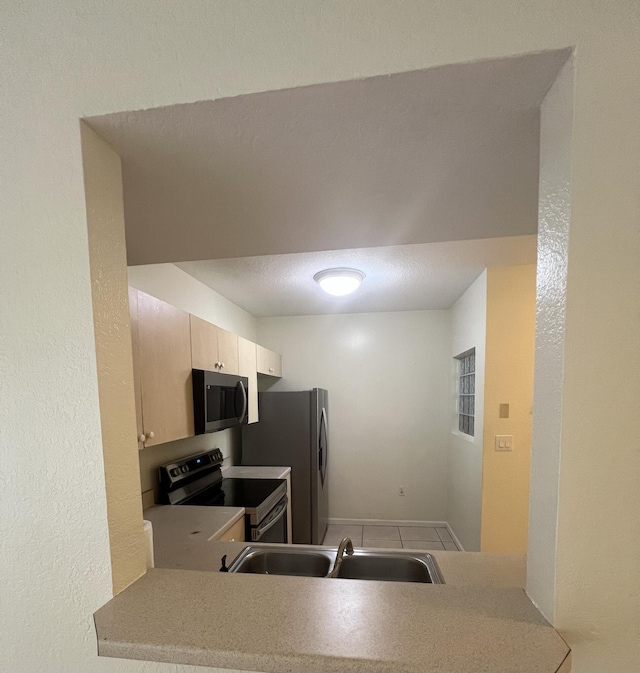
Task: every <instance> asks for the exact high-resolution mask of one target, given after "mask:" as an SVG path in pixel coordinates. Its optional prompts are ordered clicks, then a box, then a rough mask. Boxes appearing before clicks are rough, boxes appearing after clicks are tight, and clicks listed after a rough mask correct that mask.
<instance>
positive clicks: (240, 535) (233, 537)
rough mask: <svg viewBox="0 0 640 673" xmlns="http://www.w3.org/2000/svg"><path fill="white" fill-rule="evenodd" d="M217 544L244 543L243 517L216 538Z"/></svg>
mask: <svg viewBox="0 0 640 673" xmlns="http://www.w3.org/2000/svg"><path fill="white" fill-rule="evenodd" d="M216 541H217V542H244V517H241V518H240V519H239V520H238V521H236V522H235V523H234V524H232V525H231V526H229V528H227V529H226V530H225V531H223V532H222V533H220V535H219V536H218V537H217V538H216Z"/></svg>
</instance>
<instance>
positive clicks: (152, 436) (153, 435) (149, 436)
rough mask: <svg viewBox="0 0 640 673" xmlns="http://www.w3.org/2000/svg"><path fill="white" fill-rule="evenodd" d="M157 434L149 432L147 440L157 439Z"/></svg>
mask: <svg viewBox="0 0 640 673" xmlns="http://www.w3.org/2000/svg"><path fill="white" fill-rule="evenodd" d="M155 436H156V435H155V433H154V432H153V431H151V432H147V439H153V438H154V437H155Z"/></svg>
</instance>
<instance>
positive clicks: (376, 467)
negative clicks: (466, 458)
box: [258, 311, 449, 521]
mask: <svg viewBox="0 0 640 673" xmlns="http://www.w3.org/2000/svg"><path fill="white" fill-rule="evenodd" d="M258 340H259V341H260V343H261V344H263V345H265V346H266V347H267V348H271V349H273V350H275V351H277V352H279V353H282V355H283V359H284V378H283V379H282V380H281V381H279V382H278V383H277V384H275V385H273V386H271V387H270V388H269V389H270V390H305V389H306V390H308V389H309V388H313V387H319V388H326V389H327V390H328V391H329V416H330V423H331V430H330V437H331V444H330V458H329V463H328V465H329V468H328V469H329V516H331V517H338V518H360V519H417V520H423V521H424V520H428V521H443V520H445V514H446V476H447V451H446V442H447V432H448V429H449V428H448V401H447V391H448V383H449V350H448V349H449V316H448V311H404V312H399V313H357V314H352V315H325V316H296V317H288V318H260V319H259V320H258ZM399 486H404V487H405V492H406V495H405V496H404V497H400V496H398V487H399Z"/></svg>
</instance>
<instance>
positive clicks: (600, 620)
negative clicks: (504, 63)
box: [0, 0, 640, 673]
mask: <svg viewBox="0 0 640 673" xmlns="http://www.w3.org/2000/svg"><path fill="white" fill-rule="evenodd" d="M3 10H4V11H3V39H2V49H3V51H6V57H5V55H4V54H3V57H2V58H0V68H2V73H1V77H2V81H3V84H4V91H5V95H4V96H3V97H2V99H1V102H0V105H2V111H1V114H2V119H3V129H4V133H3V134H2V135H1V136H0V143H2V147H1V148H0V152H1V155H2V157H3V162H2V163H1V164H0V184H2V185H3V193H2V204H1V206H2V208H1V212H2V217H3V222H4V223H6V226H2V227H0V250H1V251H2V264H0V287H1V288H2V308H3V310H2V311H0V363H1V366H2V377H0V414H1V416H2V423H0V445H1V447H2V456H3V461H4V462H3V468H4V469H3V473H2V489H0V498H1V502H2V508H3V515H2V517H0V575H2V576H3V577H7V578H10V579H11V581H9V582H7V583H6V584H5V586H4V588H3V594H2V603H1V604H0V610H2V623H3V625H4V628H3V629H2V630H1V631H0V651H2V653H3V665H4V667H5V668H7V669H8V670H12V671H17V672H20V673H22V672H28V673H36V672H39V671H43V670H46V671H51V672H52V673H58V672H60V673H62V672H63V671H64V673H76V672H77V673H80V672H82V673H85V672H86V671H87V670H95V669H100V670H101V671H127V672H133V671H136V672H137V671H143V670H144V671H176V667H172V666H165V665H146V664H144V663H139V662H125V661H116V660H114V661H97V660H96V643H95V635H94V633H93V629H92V620H91V613H92V612H93V610H95V609H96V608H97V607H98V606H99V605H101V604H102V603H104V602H105V601H106V600H107V599H108V598H109V596H110V595H111V578H110V560H109V548H108V529H107V520H106V496H105V486H104V477H103V463H102V450H101V438H100V419H99V407H98V396H97V380H96V369H95V366H96V365H95V343H94V337H93V324H92V315H91V294H90V281H89V262H88V252H87V233H86V211H85V203H84V194H83V182H82V162H81V154H80V142H79V131H78V119H79V118H80V117H82V116H91V115H98V114H105V113H107V112H113V111H117V110H131V109H141V108H147V107H153V106H156V105H169V104H173V103H179V102H189V101H195V100H205V99H212V98H219V97H222V96H233V95H239V94H243V93H248V92H255V91H264V90H269V89H277V88H283V87H288V86H299V85H304V84H310V83H316V82H323V81H336V80H344V79H353V78H361V77H366V76H370V75H378V74H384V73H392V72H401V71H406V70H411V69H417V68H426V67H431V66H435V65H441V64H444V63H451V62H461V61H467V60H474V59H480V58H491V57H503V56H509V55H512V54H518V53H524V52H531V51H538V50H543V49H551V48H563V47H566V46H575V47H576V66H577V67H576V74H575V87H574V94H575V98H574V112H575V117H574V119H575V124H574V129H573V142H572V148H571V152H572V158H571V167H572V178H571V200H572V203H571V234H570V238H569V244H568V255H569V266H568V269H569V271H568V278H567V304H566V338H565V376H564V391H563V398H562V415H563V419H562V464H561V469H562V477H561V479H560V489H559V498H560V500H559V503H560V506H559V513H560V514H559V526H558V541H559V545H558V553H559V556H558V559H559V561H560V563H559V564H558V566H557V582H556V596H555V597H556V600H557V604H556V623H557V624H558V625H559V626H560V628H561V632H562V633H563V635H565V637H566V638H567V639H568V641H569V643H570V644H571V645H572V646H573V647H574V671H578V672H586V671H603V670H607V671H612V672H613V671H630V670H637V668H638V666H637V662H638V660H639V659H640V652H639V651H638V647H639V645H638V643H639V642H640V639H639V638H638V629H639V628H640V609H639V607H638V599H637V587H638V581H639V572H640V571H639V570H638V569H639V568H640V549H639V546H638V543H637V540H638V539H639V538H640V502H639V500H640V492H639V491H638V488H637V479H638V474H639V473H640V453H638V451H637V438H638V436H640V417H639V416H638V414H637V406H638V401H639V400H640V390H638V386H640V380H639V379H638V378H637V377H636V378H634V377H632V376H629V375H628V373H629V371H637V369H638V366H639V363H638V348H637V335H638V333H640V324H639V322H640V317H639V316H638V313H637V301H638V295H637V292H638V290H637V288H638V287H639V286H640V278H639V277H638V274H639V273H640V269H639V267H638V263H637V261H638V259H639V258H640V241H639V240H638V233H639V232H638V222H639V221H640V203H639V201H638V189H637V187H638V184H640V165H639V164H638V157H639V156H640V128H638V122H637V114H638V110H639V109H640V89H639V88H638V86H637V82H638V81H639V80H640V25H639V23H640V17H639V12H640V8H639V7H638V3H637V2H633V1H631V0H611V2H606V3H594V2H591V3H585V2H580V1H579V0H567V1H566V2H563V3H558V2H556V0H532V2H529V3H526V4H525V3H514V2H512V1H511V0H488V1H487V2H483V3H475V2H471V1H470V0H469V1H467V0H462V1H461V2H459V3H452V2H449V1H448V0H434V1H433V2H429V3H417V2H403V1H401V0H351V1H350V2H348V3H342V2H336V1H333V0H327V1H326V2H322V3H318V2H315V1H313V0H300V1H296V2H293V1H291V0H273V1H272V2H270V3H258V2H253V1H251V0H237V1H236V2H233V3H229V2H214V1H212V2H207V3H204V2H198V1H196V0H187V1H186V2H182V3H172V2H167V1H166V0H161V1H153V2H151V0H139V1H138V2H136V3H119V2H104V1H103V0H83V1H82V2H80V0H64V2H62V0H51V1H49V2H42V1H39V0H34V1H33V2H31V3H13V4H12V3H5V5H4V7H3ZM301 226H303V225H301ZM389 226H390V227H393V222H390V224H389ZM545 226H546V225H545V223H544V222H542V228H544V227H545ZM323 248H324V249H330V248H331V241H330V240H326V241H324V240H323ZM543 348H545V346H543ZM538 448H539V445H538V444H537V443H536V441H535V440H534V446H533V454H534V456H535V453H536V451H537V450H538ZM565 459H566V461H567V462H566V463H565ZM41 461H43V462H41ZM37 465H44V466H43V467H41V468H36V467H34V466H37ZM78 466H81V470H80V471H79V470H78ZM565 471H566V475H565ZM565 476H566V477H567V479H566V480H565ZM594 530H597V531H598V535H597V539H596V536H595V534H594ZM550 535H553V532H551V533H550ZM595 543H597V545H598V548H601V549H604V550H606V559H607V564H608V570H609V572H608V575H607V581H606V582H600V583H597V577H596V576H595V575H594V572H593V554H592V550H593V545H594V544H595ZM529 574H530V579H531V581H532V583H531V584H530V591H531V592H532V595H533V596H534V598H536V597H537V591H538V588H539V587H541V586H543V585H545V586H548V583H549V582H550V581H552V577H551V576H550V574H549V572H548V568H547V567H546V566H545V567H542V566H536V567H535V568H534V567H532V566H531V565H530V567H529ZM532 574H535V575H536V576H535V577H533V576H532ZM180 670H181V673H182V672H183V671H184V670H186V669H185V668H184V667H180ZM193 670H194V671H195V670H196V669H193ZM197 670H201V669H197Z"/></svg>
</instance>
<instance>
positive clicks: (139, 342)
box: [129, 287, 282, 449]
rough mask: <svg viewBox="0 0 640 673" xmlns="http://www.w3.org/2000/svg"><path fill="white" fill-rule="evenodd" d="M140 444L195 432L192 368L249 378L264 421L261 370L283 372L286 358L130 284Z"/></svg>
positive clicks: (253, 413)
mask: <svg viewBox="0 0 640 673" xmlns="http://www.w3.org/2000/svg"><path fill="white" fill-rule="evenodd" d="M129 307H130V311H131V345H132V351H133V383H134V389H135V398H136V419H137V422H138V448H139V449H143V448H145V447H147V446H155V445H156V444H164V443H165V442H171V441H173V440H176V439H184V438H185V437H192V436H193V435H194V434H195V429H194V418H193V383H192V375H191V370H192V368H193V369H204V370H207V371H213V372H221V373H223V374H235V375H239V376H246V377H247V379H248V381H249V399H248V410H247V417H248V422H249V423H256V422H257V421H258V374H266V375H267V376H274V377H281V376H282V356H280V355H278V354H277V353H274V352H272V351H270V350H267V349H266V348H263V347H262V346H258V345H256V344H254V343H253V342H252V341H249V340H248V339H244V338H242V337H240V336H238V335H237V334H233V332H228V331H227V330H224V329H221V328H220V327H217V326H216V325H213V324H211V323H210V322H207V321H206V320H202V319H201V318H198V317H196V316H194V315H190V314H189V313H187V312H186V311H182V310H181V309H179V308H176V307H175V306H171V305H170V304H167V303H166V302H164V301H161V300H160V299H156V298H155V297H152V296H151V295H148V294H145V293H144V292H140V291H139V290H136V289H134V288H132V287H130V288H129Z"/></svg>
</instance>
